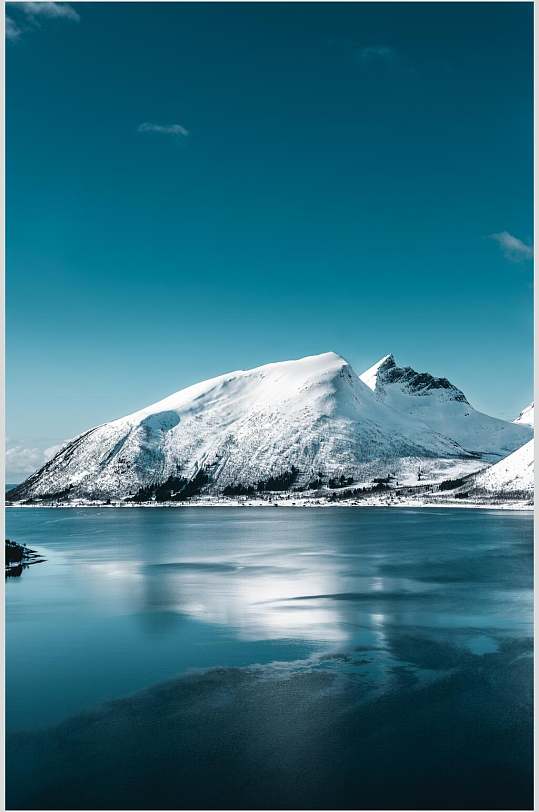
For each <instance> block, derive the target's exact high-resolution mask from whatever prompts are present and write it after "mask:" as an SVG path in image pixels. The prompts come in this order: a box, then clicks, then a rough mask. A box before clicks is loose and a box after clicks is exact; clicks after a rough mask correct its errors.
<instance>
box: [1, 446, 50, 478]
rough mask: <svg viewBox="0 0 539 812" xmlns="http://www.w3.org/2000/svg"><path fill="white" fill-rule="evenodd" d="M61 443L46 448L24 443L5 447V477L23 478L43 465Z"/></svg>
mask: <svg viewBox="0 0 539 812" xmlns="http://www.w3.org/2000/svg"><path fill="white" fill-rule="evenodd" d="M63 445H64V444H63V443H59V444H57V445H51V446H48V448H37V447H29V446H24V445H12V446H10V447H8V448H7V449H6V479H7V481H8V482H9V480H10V479H16V480H18V479H23V478H25V477H27V476H29V475H30V474H32V473H33V472H34V471H37V469H38V468H41V466H42V465H45V463H46V462H48V461H49V460H50V459H51V458H52V457H54V455H55V454H56V452H57V451H59V450H60V449H61V448H62V446H63Z"/></svg>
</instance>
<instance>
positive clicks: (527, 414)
mask: <svg viewBox="0 0 539 812" xmlns="http://www.w3.org/2000/svg"><path fill="white" fill-rule="evenodd" d="M533 419H534V414H533V403H530V405H529V406H526V408H525V409H522V411H521V413H520V414H519V416H518V417H517V418H516V419H515V420H513V423H519V424H521V425H524V426H533V425H534V422H533Z"/></svg>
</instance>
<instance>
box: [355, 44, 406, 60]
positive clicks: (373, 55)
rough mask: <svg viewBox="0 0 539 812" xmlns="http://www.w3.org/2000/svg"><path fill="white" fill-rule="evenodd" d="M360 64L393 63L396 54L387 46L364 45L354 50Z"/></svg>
mask: <svg viewBox="0 0 539 812" xmlns="http://www.w3.org/2000/svg"><path fill="white" fill-rule="evenodd" d="M356 54H357V56H358V57H359V59H360V60H361V61H362V62H394V61H395V59H396V58H397V52H396V51H395V49H394V48H391V47H390V46H389V45H365V46H363V47H362V48H358V49H357V50H356Z"/></svg>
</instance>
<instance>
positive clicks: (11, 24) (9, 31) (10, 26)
mask: <svg viewBox="0 0 539 812" xmlns="http://www.w3.org/2000/svg"><path fill="white" fill-rule="evenodd" d="M21 34H22V31H21V29H20V28H19V26H18V25H17V23H16V22H15V20H12V19H11V17H6V39H10V40H12V41H13V40H17V39H19V37H20V35H21Z"/></svg>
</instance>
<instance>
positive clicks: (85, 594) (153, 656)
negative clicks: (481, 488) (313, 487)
mask: <svg viewBox="0 0 539 812" xmlns="http://www.w3.org/2000/svg"><path fill="white" fill-rule="evenodd" d="M6 522H7V527H6V534H7V536H8V537H10V538H12V539H13V540H14V541H17V542H20V543H25V544H27V545H28V546H29V547H31V548H33V549H34V550H36V551H38V552H40V553H42V555H43V557H44V558H45V559H46V561H45V563H42V564H34V565H32V566H30V567H29V568H27V569H25V570H24V571H23V573H22V575H21V576H20V577H18V578H10V579H8V580H7V581H6V690H7V702H6V719H7V742H6V746H7V764H8V769H7V807H8V808H10V809H313V808H314V809H316V808H319V809H327V808H330V809H331V808H333V809H529V808H532V803H533V799H532V552H533V550H532V544H533V533H532V530H533V524H532V516H531V514H528V513H524V512H511V511H491V510H488V511H487V510H485V511H483V510H464V509H461V510H451V509H438V510H437V509H425V508H423V509H412V508H408V509H402V510H400V509H387V508H342V507H339V508H320V509H315V508H310V509H301V508H270V507H267V508H188V507H186V508H134V509H110V508H103V509H97V508H94V509H45V508H39V509H32V508H23V509H21V508H10V509H8V510H7V519H6Z"/></svg>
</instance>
